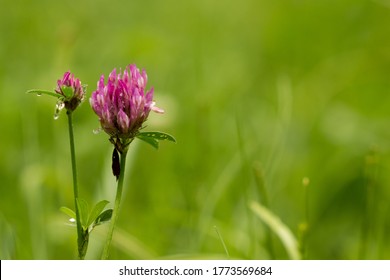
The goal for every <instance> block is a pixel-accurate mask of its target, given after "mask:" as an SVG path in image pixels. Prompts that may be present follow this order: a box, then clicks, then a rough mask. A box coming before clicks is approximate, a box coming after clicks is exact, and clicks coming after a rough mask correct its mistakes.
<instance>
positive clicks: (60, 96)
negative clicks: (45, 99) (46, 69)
mask: <svg viewBox="0 0 390 280" xmlns="http://www.w3.org/2000/svg"><path fill="white" fill-rule="evenodd" d="M26 93H35V94H36V95H38V96H41V95H42V94H45V95H49V96H54V97H57V98H62V97H63V96H62V95H61V94H59V93H57V92H54V91H48V90H42V89H30V90H28V91H27V92H26Z"/></svg>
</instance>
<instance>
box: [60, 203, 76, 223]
mask: <svg viewBox="0 0 390 280" xmlns="http://www.w3.org/2000/svg"><path fill="white" fill-rule="evenodd" d="M60 211H61V212H62V213H64V214H66V215H68V216H69V217H70V218H72V219H74V220H76V213H75V212H74V211H73V210H72V209H70V208H68V207H65V206H62V207H61V208H60Z"/></svg>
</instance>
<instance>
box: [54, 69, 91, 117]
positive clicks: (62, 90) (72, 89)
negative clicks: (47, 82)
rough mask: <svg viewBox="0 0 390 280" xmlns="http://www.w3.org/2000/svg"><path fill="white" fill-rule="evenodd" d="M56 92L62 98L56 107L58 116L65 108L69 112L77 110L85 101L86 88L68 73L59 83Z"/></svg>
mask: <svg viewBox="0 0 390 280" xmlns="http://www.w3.org/2000/svg"><path fill="white" fill-rule="evenodd" d="M55 92H56V93H58V94H59V95H60V96H61V97H60V98H59V101H58V102H57V105H56V116H58V113H59V111H61V110H62V109H63V108H64V107H65V108H66V110H67V111H69V112H73V111H74V110H75V109H76V108H77V106H78V105H79V104H80V103H81V102H82V101H83V100H84V97H85V86H83V85H81V82H80V80H79V79H75V78H74V75H73V74H72V73H70V72H69V71H68V72H65V74H64V76H63V77H62V79H61V80H58V81H57V87H56V89H55ZM56 116H55V117H56Z"/></svg>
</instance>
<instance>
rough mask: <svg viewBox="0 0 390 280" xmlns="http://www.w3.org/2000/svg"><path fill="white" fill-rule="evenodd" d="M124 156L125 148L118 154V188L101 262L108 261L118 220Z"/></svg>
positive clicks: (124, 162) (124, 164) (124, 165)
mask: <svg viewBox="0 0 390 280" xmlns="http://www.w3.org/2000/svg"><path fill="white" fill-rule="evenodd" d="M126 156H127V148H126V149H124V151H123V152H122V153H120V169H121V172H120V173H119V178H118V187H117V190H116V196H115V205H114V210H113V212H112V216H111V222H110V227H109V229H108V234H107V239H106V243H105V245H104V249H103V253H102V260H106V259H108V256H109V253H110V246H111V241H112V236H113V233H114V228H115V224H116V221H117V219H118V213H119V207H120V201H121V198H122V192H123V180H124V177H125V168H126Z"/></svg>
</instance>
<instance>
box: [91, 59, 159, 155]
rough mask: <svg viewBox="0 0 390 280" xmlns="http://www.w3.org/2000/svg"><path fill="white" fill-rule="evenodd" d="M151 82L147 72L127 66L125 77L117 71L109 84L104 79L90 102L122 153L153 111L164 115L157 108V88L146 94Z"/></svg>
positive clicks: (124, 72)
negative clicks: (154, 93)
mask: <svg viewBox="0 0 390 280" xmlns="http://www.w3.org/2000/svg"><path fill="white" fill-rule="evenodd" d="M147 81H148V77H147V75H146V72H145V70H142V72H140V71H139V69H138V68H137V66H136V65H135V64H130V65H129V66H127V67H126V69H125V70H124V71H123V74H121V73H119V74H117V72H116V69H114V70H113V71H112V72H111V74H110V75H109V77H108V80H107V84H104V75H102V76H101V78H100V80H99V81H98V83H97V89H96V91H94V92H93V93H92V96H91V98H90V100H89V101H90V104H91V107H92V109H93V110H94V112H95V113H96V114H97V115H98V117H99V120H100V124H101V126H102V128H103V130H104V131H105V132H106V133H107V134H108V135H110V136H111V138H110V141H111V142H112V143H113V144H114V145H115V148H116V149H117V150H118V151H119V152H120V153H122V152H123V150H124V149H127V146H128V145H129V144H130V142H131V141H132V140H133V139H134V137H136V136H137V134H138V133H139V130H140V129H141V128H142V125H143V123H144V122H145V121H146V120H147V118H148V116H149V113H150V111H154V112H157V113H163V112H164V110H162V109H160V108H158V107H156V106H155V102H154V101H153V88H151V89H150V90H149V91H146V84H147Z"/></svg>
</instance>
